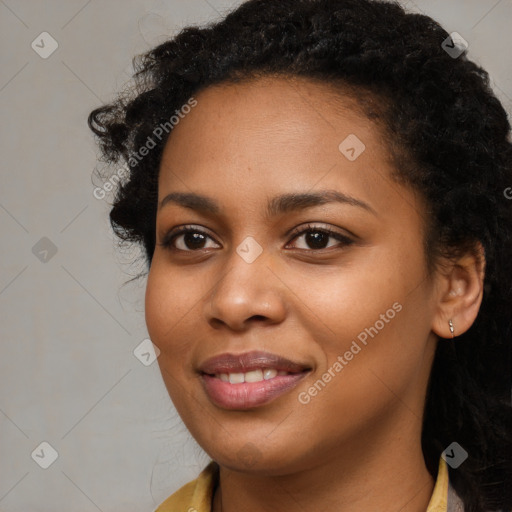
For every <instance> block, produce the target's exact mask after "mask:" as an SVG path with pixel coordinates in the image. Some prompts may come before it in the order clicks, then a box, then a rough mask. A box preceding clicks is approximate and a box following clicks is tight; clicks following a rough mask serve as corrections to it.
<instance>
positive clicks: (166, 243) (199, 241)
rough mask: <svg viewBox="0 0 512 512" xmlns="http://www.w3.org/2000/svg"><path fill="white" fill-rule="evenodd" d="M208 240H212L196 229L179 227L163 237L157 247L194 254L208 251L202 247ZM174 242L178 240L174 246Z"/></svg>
mask: <svg viewBox="0 0 512 512" xmlns="http://www.w3.org/2000/svg"><path fill="white" fill-rule="evenodd" d="M180 238H181V240H180ZM208 238H209V239H210V240H213V238H212V237H211V236H210V235H208V234H207V233H206V232H205V231H202V230H200V229H197V228H196V227H194V226H181V227H179V228H176V229H175V230H172V231H171V232H170V233H168V234H167V235H165V237H164V239H163V241H162V243H161V244H159V245H161V246H162V247H164V248H166V249H170V250H173V251H178V250H179V251H184V252H194V251H198V250H202V249H208V247H206V246H205V245H204V244H205V242H206V241H207V239H208ZM176 240H178V242H177V244H176V245H175V241H176ZM178 246H180V247H178Z"/></svg>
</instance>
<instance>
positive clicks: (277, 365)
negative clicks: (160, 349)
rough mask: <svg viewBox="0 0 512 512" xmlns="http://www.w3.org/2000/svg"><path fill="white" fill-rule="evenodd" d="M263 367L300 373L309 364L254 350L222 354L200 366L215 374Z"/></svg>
mask: <svg viewBox="0 0 512 512" xmlns="http://www.w3.org/2000/svg"><path fill="white" fill-rule="evenodd" d="M262 368H270V369H274V370H277V371H278V372H280V371H281V372H287V373H300V372H303V371H304V370H309V369H310V368H309V367H308V366H307V365H304V364H301V363H296V362H294V361H290V360H289V359H286V358H284V357H280V356H277V355H275V354H271V353H269V352H261V351H253V352H245V353H243V354H221V355H219V356H216V357H212V358H211V359H208V360H207V361H205V362H204V363H203V364H202V365H201V366H200V367H199V371H200V372H201V373H206V374H208V375H215V374H221V373H228V374H229V373H247V372H250V371H253V370H258V369H262Z"/></svg>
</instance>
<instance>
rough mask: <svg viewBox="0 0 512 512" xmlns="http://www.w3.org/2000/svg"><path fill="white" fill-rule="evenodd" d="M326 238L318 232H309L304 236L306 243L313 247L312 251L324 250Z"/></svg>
mask: <svg viewBox="0 0 512 512" xmlns="http://www.w3.org/2000/svg"><path fill="white" fill-rule="evenodd" d="M327 240H328V236H327V235H326V234H325V233H320V232H319V231H310V232H309V233H307V234H306V243H307V244H308V245H310V246H313V247H312V249H324V248H325V246H326V245H327Z"/></svg>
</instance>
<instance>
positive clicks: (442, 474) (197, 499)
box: [155, 457, 464, 512]
mask: <svg viewBox="0 0 512 512" xmlns="http://www.w3.org/2000/svg"><path fill="white" fill-rule="evenodd" d="M218 478H219V466H218V464H217V463H215V462H213V461H212V462H210V464H208V466H206V468H205V469H204V470H203V471H202V472H201V474H200V475H199V476H198V477H197V478H196V479H195V480H192V481H191V482H189V483H188V484H185V485H184V486H183V487H181V489H179V490H178V491H176V492H175V493H174V494H173V495H172V496H169V498H167V499H166V500H165V501H164V502H163V503H162V504H160V506H159V507H158V508H157V509H156V510H155V512H211V503H212V497H213V492H214V489H215V487H216V485H217V483H218ZM463 510H464V509H463V508H462V502H461V500H460V498H459V497H458V496H457V495H456V493H455V492H454V490H453V488H452V487H451V485H450V483H449V478H448V467H447V464H446V462H445V461H444V459H443V458H442V457H440V458H439V472H438V474H437V480H436V483H435V485H434V491H433V493H432V497H431V498H430V502H429V504H428V507H427V510H426V512H452V511H453V512H459V511H462V512H463Z"/></svg>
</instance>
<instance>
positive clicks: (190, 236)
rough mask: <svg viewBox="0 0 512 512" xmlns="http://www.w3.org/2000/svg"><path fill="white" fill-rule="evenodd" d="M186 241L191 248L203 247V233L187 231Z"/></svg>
mask: <svg viewBox="0 0 512 512" xmlns="http://www.w3.org/2000/svg"><path fill="white" fill-rule="evenodd" d="M184 242H185V245H186V246H187V247H188V248H189V249H201V248H202V247H201V243H204V236H203V235H202V234H201V233H185V236H184Z"/></svg>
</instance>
